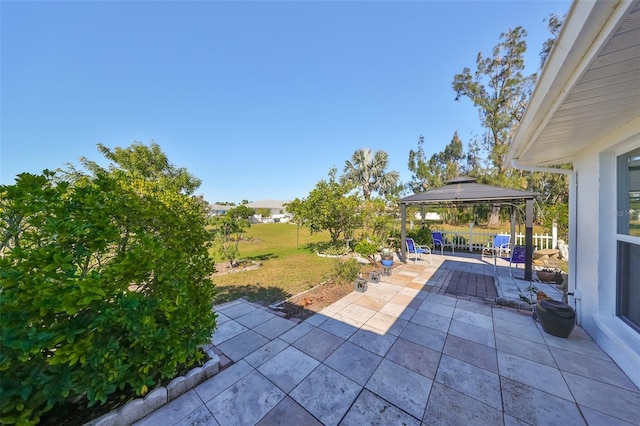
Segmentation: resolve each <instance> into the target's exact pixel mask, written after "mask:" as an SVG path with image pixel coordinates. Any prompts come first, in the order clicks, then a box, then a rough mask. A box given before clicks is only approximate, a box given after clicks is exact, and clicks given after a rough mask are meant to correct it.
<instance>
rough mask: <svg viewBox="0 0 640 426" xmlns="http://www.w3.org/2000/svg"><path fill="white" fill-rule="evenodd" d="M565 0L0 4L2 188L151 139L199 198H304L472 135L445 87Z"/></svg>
mask: <svg viewBox="0 0 640 426" xmlns="http://www.w3.org/2000/svg"><path fill="white" fill-rule="evenodd" d="M569 6H570V2H568V1H507V2H500V1H448V2H444V1H442V2H436V1H412V2H397V1H384V2H368V1H352V2H342V1H314V2H309V1H291V2H281V1H271V2H268V1H262V2H245V1H236V2H217V1H195V2H177V1H176V2H171V1H167V2H152V1H105V2H93V1H91V2H75V1H74V2H11V1H2V2H0V19H1V22H0V24H1V30H0V31H1V34H0V36H1V63H0V68H1V77H0V78H1V80H0V81H1V85H0V90H1V91H0V96H1V103H0V118H1V120H0V126H1V127H0V181H1V182H2V184H10V183H13V182H14V178H15V176H16V174H18V173H21V172H31V173H39V172H41V171H42V170H43V169H45V168H48V169H55V168H57V167H62V166H63V165H64V164H66V163H74V164H77V163H78V158H79V157H81V156H86V157H88V158H90V159H92V160H96V161H100V160H101V159H102V157H101V156H100V154H99V153H98V151H97V149H96V144H97V143H103V144H105V145H106V146H108V147H112V148H113V147H116V146H121V147H125V146H128V145H130V144H131V143H132V142H133V141H140V142H143V143H150V142H151V141H155V142H156V143H158V144H159V145H160V146H161V148H162V149H163V150H164V152H165V153H166V154H167V155H168V157H169V159H170V161H171V162H172V163H173V164H175V165H176V166H180V167H186V168H187V169H188V170H189V171H190V172H191V173H192V174H194V175H196V176H198V177H199V178H200V179H202V186H201V187H200V188H199V190H198V191H197V193H198V194H203V195H204V196H205V198H206V199H207V200H208V201H210V202H215V201H230V202H236V203H238V202H240V201H242V200H245V199H246V200H249V201H258V200H263V199H280V200H290V199H293V198H296V197H297V198H304V197H306V196H307V195H308V193H309V192H310V191H311V190H312V189H313V188H314V186H315V184H316V183H317V182H318V181H319V180H321V179H324V178H326V177H327V173H328V171H329V169H330V168H331V167H332V166H336V167H337V168H338V170H339V172H342V167H343V166H344V162H345V160H349V159H351V156H352V154H353V152H354V151H355V150H357V149H360V148H371V149H373V150H384V151H386V152H387V153H388V154H389V158H390V165H389V169H390V170H397V171H398V172H400V175H401V179H402V181H408V180H409V179H410V177H411V174H410V172H409V171H408V169H407V160H408V154H409V150H411V149H416V147H417V142H418V138H419V136H420V135H421V134H422V135H424V137H425V149H426V151H427V155H431V154H432V153H434V152H438V151H440V150H441V149H442V148H443V147H444V146H445V145H446V144H447V143H448V142H449V141H450V140H451V137H452V136H453V133H454V132H455V131H457V132H458V134H459V136H460V137H461V139H462V140H463V142H464V143H465V144H466V143H468V142H469V141H470V140H471V139H472V138H473V137H474V136H476V135H479V134H481V132H482V129H481V128H480V125H479V119H478V113H477V110H476V109H475V108H474V107H473V105H472V104H471V102H470V101H469V100H466V99H465V100H461V101H458V102H456V101H455V100H454V98H455V93H454V91H453V89H451V82H452V80H453V77H454V75H455V74H457V73H460V72H461V71H462V69H463V68H464V67H470V68H471V69H472V70H474V69H475V60H476V55H477V54H478V52H480V51H481V52H483V54H488V53H489V52H490V51H491V49H492V48H493V46H494V45H496V44H497V43H498V42H499V36H500V33H502V32H505V31H507V30H508V29H509V28H513V27H516V26H518V25H520V26H523V27H524V28H525V29H526V30H527V32H528V37H527V42H528V54H527V65H528V67H530V68H529V71H530V72H535V71H536V70H537V68H538V65H539V58H538V54H539V51H540V47H541V46H542V43H543V41H544V40H545V39H547V38H548V36H549V33H548V31H547V29H546V23H545V22H544V21H543V20H544V19H545V18H547V17H548V16H549V14H550V13H556V14H558V15H563V14H565V13H566V12H567V11H568V9H569Z"/></svg>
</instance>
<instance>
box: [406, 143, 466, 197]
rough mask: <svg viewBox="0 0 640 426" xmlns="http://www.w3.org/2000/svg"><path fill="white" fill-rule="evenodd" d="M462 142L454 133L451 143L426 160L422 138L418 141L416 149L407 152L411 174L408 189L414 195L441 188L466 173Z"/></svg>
mask: <svg viewBox="0 0 640 426" xmlns="http://www.w3.org/2000/svg"><path fill="white" fill-rule="evenodd" d="M466 158H467V156H466V154H465V151H464V146H463V144H462V140H461V139H460V137H459V136H458V132H454V134H453V136H452V138H451V141H450V142H449V143H448V144H447V145H446V146H445V147H444V149H443V150H442V151H440V152H437V153H434V154H432V155H431V157H430V158H429V160H427V159H426V156H425V151H424V137H423V136H422V135H421V136H420V138H419V139H418V149H416V150H415V151H414V150H410V151H409V164H408V167H409V170H410V171H411V172H412V173H413V175H412V180H411V181H410V182H409V187H410V188H411V189H412V190H413V192H414V193H417V192H423V191H425V190H429V189H433V188H437V187H439V186H442V185H443V184H444V182H446V181H447V180H449V179H452V178H454V177H456V176H459V175H460V174H462V173H465V172H466V167H465V160H466Z"/></svg>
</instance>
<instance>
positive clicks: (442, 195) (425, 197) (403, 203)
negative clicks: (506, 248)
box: [400, 176, 539, 281]
mask: <svg viewBox="0 0 640 426" xmlns="http://www.w3.org/2000/svg"><path fill="white" fill-rule="evenodd" d="M538 195H539V194H538V193H537V192H529V191H518V190H515V189H509V188H501V187H498V186H490V185H484V184H480V183H476V179H475V178H472V177H468V176H460V177H457V178H454V179H451V180H448V181H447V182H445V185H444V186H441V187H440V188H436V189H432V190H430V191H425V192H420V193H417V194H414V195H411V196H409V197H405V198H403V199H401V200H400V215H401V239H402V241H401V245H400V250H401V251H400V253H401V258H402V261H403V262H406V260H407V245H406V238H407V224H406V222H407V206H416V205H426V204H439V205H460V204H479V203H499V204H509V205H510V206H511V209H512V214H511V240H512V241H515V238H514V234H515V209H514V207H515V205H516V203H522V202H523V201H524V202H525V250H526V255H525V267H524V279H525V280H527V281H531V276H532V274H533V200H534V198H535V197H537V196H538Z"/></svg>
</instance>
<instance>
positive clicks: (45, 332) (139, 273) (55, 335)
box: [0, 170, 215, 425]
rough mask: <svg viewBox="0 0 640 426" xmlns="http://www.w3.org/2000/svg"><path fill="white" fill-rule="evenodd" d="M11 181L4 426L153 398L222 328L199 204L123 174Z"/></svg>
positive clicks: (6, 223) (4, 279) (3, 189)
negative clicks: (114, 400)
mask: <svg viewBox="0 0 640 426" xmlns="http://www.w3.org/2000/svg"><path fill="white" fill-rule="evenodd" d="M53 178H54V174H53V173H50V172H46V171H45V173H44V174H43V175H38V176H35V175H30V174H22V175H20V176H19V177H18V179H17V181H16V183H15V184H14V185H11V186H4V185H3V186H0V215H1V220H0V238H1V240H0V244H1V245H0V329H1V332H2V340H1V341H0V374H1V376H2V377H1V380H0V399H1V402H2V409H1V410H2V413H1V417H0V423H2V424H21V425H29V424H36V423H38V421H39V417H40V416H41V415H42V414H43V413H44V412H46V411H48V410H50V409H51V408H52V407H54V406H56V405H58V404H62V403H64V402H67V401H82V400H84V401H86V402H87V404H88V405H89V406H93V405H94V404H96V403H98V402H101V403H104V402H105V401H106V400H107V397H108V396H109V395H110V394H112V393H113V392H115V391H116V390H118V389H120V390H124V391H135V392H136V393H137V394H138V395H143V394H145V393H146V392H147V391H148V390H149V389H150V388H151V387H152V386H154V385H156V384H157V383H158V382H159V380H160V379H163V378H171V377H173V376H175V375H176V373H177V371H178V367H179V366H181V365H183V364H185V363H189V362H192V361H194V359H196V358H198V357H201V356H202V354H201V351H199V350H198V346H199V345H200V344H202V343H205V342H207V341H208V340H209V339H210V336H211V333H212V331H213V330H214V328H215V314H213V313H212V312H211V300H212V298H213V295H214V289H213V284H212V282H211V280H210V279H209V276H210V274H211V272H212V271H213V264H212V261H211V259H210V258H209V256H208V252H207V241H208V240H209V235H208V233H207V232H206V231H205V216H204V214H203V210H202V207H201V205H200V204H198V203H197V202H196V201H195V199H194V198H195V197H190V196H187V195H185V194H182V193H181V192H179V191H176V190H171V189H170V188H169V187H168V186H164V185H163V183H162V182H161V181H150V180H147V179H143V178H141V177H140V176H139V175H136V174H132V173H125V172H122V171H113V170H112V171H111V172H109V173H101V174H98V175H96V176H94V177H92V178H89V177H85V178H83V179H79V180H78V181H77V182H76V183H75V184H73V185H72V184H70V183H67V182H57V183H54V182H53Z"/></svg>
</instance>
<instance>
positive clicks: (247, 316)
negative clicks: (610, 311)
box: [136, 254, 640, 426]
mask: <svg viewBox="0 0 640 426" xmlns="http://www.w3.org/2000/svg"><path fill="white" fill-rule="evenodd" d="M493 269H494V268H493V265H492V264H488V263H486V262H482V261H480V260H479V259H478V258H477V256H475V257H471V256H468V255H464V254H456V255H455V256H450V255H445V256H444V257H443V256H439V255H434V256H433V264H431V265H430V264H428V263H426V262H425V261H424V260H422V261H420V262H418V263H416V264H414V263H408V264H406V265H401V266H400V267H398V268H396V269H394V271H393V274H392V275H391V276H386V277H382V278H383V279H382V281H381V282H379V283H369V284H368V289H367V291H366V292H365V293H359V292H355V291H354V292H352V293H350V294H349V295H347V296H345V297H344V298H342V299H341V300H339V301H337V302H335V303H334V304H333V305H331V306H329V307H327V308H326V309H324V310H323V311H322V312H320V313H317V314H315V315H314V316H312V317H310V318H308V319H307V320H306V321H304V322H301V323H296V322H294V321H291V320H287V319H284V318H282V317H280V316H278V315H276V314H275V313H274V312H272V311H270V310H268V309H266V308H263V307H261V306H257V305H254V304H251V303H248V302H246V301H243V300H237V301H234V302H230V303H227V304H225V305H220V306H217V307H216V308H215V309H216V311H217V312H218V329H217V331H216V333H215V334H214V335H213V338H212V341H213V343H214V344H215V345H216V347H217V349H218V350H219V351H221V352H222V354H224V355H223V356H221V366H223V367H224V364H225V363H226V364H227V365H226V368H224V369H222V370H221V371H220V373H218V374H217V375H215V376H214V377H212V378H211V379H209V380H207V381H206V382H204V383H202V384H200V385H199V386H197V387H196V388H194V389H192V390H190V391H188V392H187V393H185V394H184V395H182V396H181V397H179V398H178V399H176V400H175V401H173V402H171V403H170V404H168V405H166V406H164V407H162V408H161V409H159V410H158V411H156V412H154V413H152V414H151V415H149V416H147V417H146V418H144V419H142V420H141V421H139V422H138V423H136V424H138V425H154V426H155V425H218V424H220V425H254V424H259V425H320V424H324V425H337V424H341V425H369V424H381V425H399V424H407V425H420V424H423V425H445V424H446V425H451V424H459V425H503V424H504V425H526V424H530V425H539V424H551V425H563V426H564V425H583V424H590V425H629V424H636V425H637V424H640V390H639V389H638V388H637V387H636V386H635V385H634V384H633V383H632V382H631V381H630V380H629V379H628V378H627V377H626V376H625V375H624V373H623V372H622V371H621V370H620V369H619V368H618V367H617V366H616V364H615V363H613V362H612V361H611V359H610V358H609V357H608V356H607V355H606V354H605V353H604V352H603V351H602V350H601V349H600V348H599V347H598V345H597V344H596V343H594V341H593V340H592V339H591V338H590V337H589V336H588V335H587V334H586V333H585V332H584V331H583V330H582V328H580V327H576V328H575V329H574V331H573V333H572V334H571V336H569V338H567V339H563V338H558V337H554V336H551V335H548V334H546V333H545V332H544V331H543V330H542V328H541V327H540V326H539V324H537V323H535V322H534V321H533V320H532V318H531V312H530V311H526V310H520V311H519V310H516V309H512V308H506V307H501V306H496V305H491V304H486V303H483V301H482V300H481V299H480V298H479V297H469V296H462V297H461V296H458V297H452V296H450V295H447V294H446V293H445V291H446V287H447V285H448V284H449V283H451V282H454V281H456V280H458V281H461V280H465V279H467V278H468V277H467V275H469V274H478V275H480V276H481V275H494V276H495V277H496V278H497V279H496V288H497V293H498V296H500V297H505V298H515V299H516V300H518V299H519V295H520V294H522V293H523V292H526V288H527V287H528V285H529V283H527V282H524V281H519V280H513V279H511V278H510V277H509V274H508V270H507V269H506V268H505V267H504V266H499V267H498V270H497V271H496V272H494V270H493ZM518 273H519V276H522V270H520V271H517V272H516V273H515V274H514V275H516V276H517V275H518ZM456 276H457V278H456ZM476 281H477V280H476ZM465 282H467V285H468V279H467V281H465ZM539 287H540V286H539ZM547 287H548V288H547ZM542 288H544V291H545V292H547V294H549V295H551V296H553V297H554V298H558V297H557V295H556V294H554V293H553V291H556V290H555V288H551V286H546V287H545V286H542Z"/></svg>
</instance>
